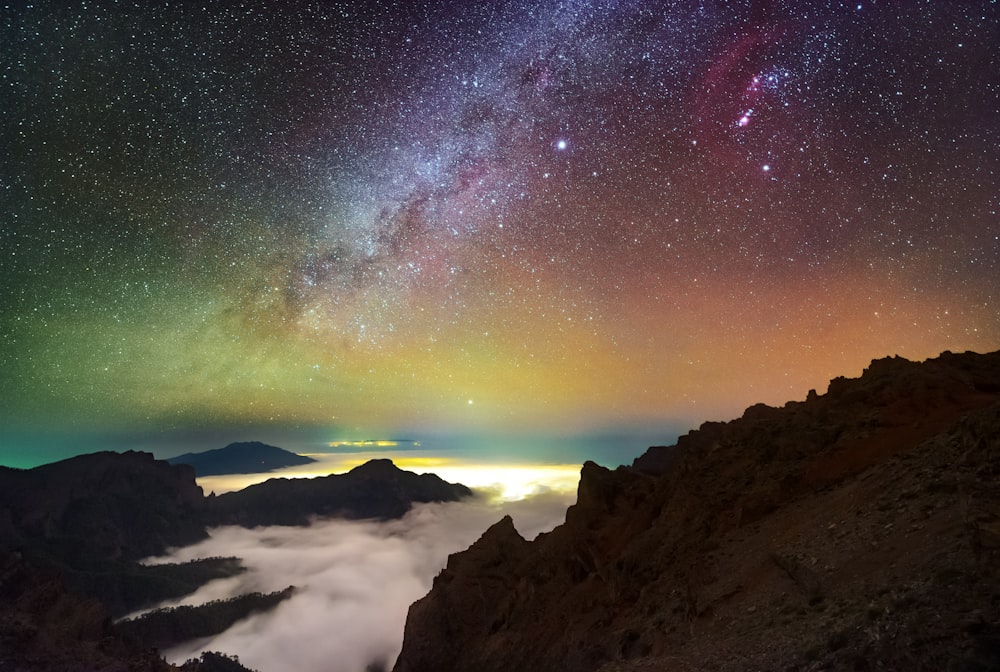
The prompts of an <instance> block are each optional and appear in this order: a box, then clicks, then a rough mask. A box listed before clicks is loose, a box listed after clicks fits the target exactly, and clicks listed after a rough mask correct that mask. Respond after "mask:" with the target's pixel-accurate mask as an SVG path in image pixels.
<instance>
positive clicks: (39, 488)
mask: <svg viewBox="0 0 1000 672" xmlns="http://www.w3.org/2000/svg"><path fill="white" fill-rule="evenodd" d="M470 494H471V492H470V491H469V490H468V488H465V487H464V486H461V485H453V484H450V483H446V482H445V481H442V480H441V479H439V478H437V477H436V476H433V475H429V474H425V475H419V476H418V475H417V474H413V473H410V472H404V471H402V470H400V469H398V468H396V466H395V465H393V464H392V462H390V461H388V460H375V461H372V462H369V463H367V464H364V465H361V466H360V467H357V468H356V469H354V470H353V471H351V472H350V473H348V474H344V475H341V476H336V477H327V478H320V479H312V480H310V479H300V480H296V481H286V480H285V479H275V480H272V481H268V482H267V483H264V484H261V485H260V486H255V487H254V488H253V489H250V490H249V491H245V492H244V493H230V494H227V495H223V496H220V497H215V496H210V497H204V495H203V493H202V490H201V488H200V487H199V486H198V485H197V483H196V482H195V474H194V468H193V467H191V466H189V465H186V464H177V465H171V464H168V463H167V462H164V461H160V460H156V459H154V458H153V456H152V455H149V454H147V453H138V452H127V453H113V452H102V453H93V454H89V455H80V456H77V457H73V458H70V459H68V460H63V461H61V462H55V463H52V464H46V465H42V466H39V467H35V468H34V469H27V470H22V469H9V468H4V467H0V670H32V671H34V672H40V671H44V672H48V671H52V672H55V671H57V670H58V671H60V672H63V671H65V670H74V671H87V670H150V671H154V670H156V671H160V670H163V671H166V670H175V669H177V668H174V667H172V666H169V665H167V664H166V663H164V662H163V661H162V660H161V659H160V658H159V656H158V655H157V654H156V652H155V651H154V650H153V649H149V648H147V647H144V646H143V645H142V644H141V643H139V642H137V641H136V640H135V638H134V637H131V636H130V635H129V633H127V632H124V631H118V630H116V629H115V628H114V627H113V626H112V624H111V618H112V616H120V615H122V614H124V613H126V612H128V611H131V610H134V609H136V608H139V607H142V606H144V605H149V604H154V603H156V602H158V601H161V600H163V599H166V598H168V597H180V596H182V595H185V594H187V593H190V592H193V591H194V590H195V589H197V588H198V587H199V586H200V585H202V584H203V583H205V582H207V581H209V580H211V579H214V578H222V577H226V576H232V575H233V574H236V573H239V572H240V571H242V569H243V568H242V566H241V564H240V562H239V560H238V559H236V558H208V559H204V560H197V561H194V562H190V563H183V564H176V565H143V564H140V563H139V562H138V561H139V560H140V559H141V558H144V557H147V556H150V555H160V554H163V553H164V552H165V551H166V550H167V548H169V547H175V546H183V545H188V544H191V543H194V542H197V541H199V540H201V539H204V538H205V537H206V536H207V534H208V533H207V527H208V526H209V525H217V524H223V523H233V524H245V525H260V524H305V523H307V522H308V521H309V519H310V518H311V517H313V516H325V515H342V516H346V517H350V518H365V517H379V518H390V517H395V516H401V515H403V514H404V513H406V511H407V510H409V508H410V506H411V504H412V503H413V502H427V501H452V500H455V499H458V498H460V497H464V496H468V495H470ZM244 507H245V508H244ZM247 599H248V600H250V601H251V602H253V601H254V599H256V598H255V597H254V596H250V597H249V598H247ZM246 601H247V600H243V601H239V600H238V601H236V602H234V603H233V605H221V606H219V605H216V606H215V607H214V608H213V609H211V610H201V611H198V612H195V613H196V614H200V615H202V616H203V615H204V614H205V613H215V612H219V611H225V610H226V609H229V608H230V607H238V608H240V609H242V608H244V606H245V604H244V603H245V602H246ZM260 601H261V600H260V599H256V602H257V603H259V602H260ZM265 601H266V600H265ZM272 601H274V600H272ZM192 625H193V626H194V625H197V624H192ZM242 669H244V668H242V667H240V666H239V665H238V664H237V663H236V662H234V661H230V660H229V659H227V658H226V657H225V656H221V655H218V654H210V653H209V654H205V655H204V656H203V657H202V659H201V661H200V662H197V663H190V664H185V665H184V670H185V671H186V672H208V671H209V670H242Z"/></svg>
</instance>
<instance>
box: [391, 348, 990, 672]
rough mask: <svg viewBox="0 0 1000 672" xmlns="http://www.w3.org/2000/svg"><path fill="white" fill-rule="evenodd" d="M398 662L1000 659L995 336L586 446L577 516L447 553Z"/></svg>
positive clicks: (897, 666) (469, 665)
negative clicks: (600, 460) (656, 431)
mask: <svg viewBox="0 0 1000 672" xmlns="http://www.w3.org/2000/svg"><path fill="white" fill-rule="evenodd" d="M394 669H395V672H432V671H433V672H449V671H455V672H458V671H468V670H475V671H476V672H492V671H497V672H500V671H503V672H517V671H521V670H524V671H528V670H531V671H535V670H565V671H572V672H591V671H601V672H619V671H622V672H624V671H633V670H634V671H640V670H677V671H681V672H686V671H694V670H698V671H702V670H705V671H708V670H712V671H720V672H721V671H728V670H784V671H792V670H801V671H805V670H913V671H919V670H927V671H930V670H935V671H943V670H954V671H958V670H968V671H981V670H998V669H1000V352H998V353H992V354H987V355H979V354H975V353H965V354H960V355H957V354H951V353H945V354H944V355H942V356H941V357H940V358H937V359H933V360H929V361H927V362H924V363H914V362H910V361H907V360H904V359H900V358H890V359H882V360H876V361H873V362H872V364H871V366H870V367H869V368H868V369H866V370H865V372H864V374H863V375H862V376H861V377H860V378H858V379H852V380H848V379H843V378H838V379H836V380H833V381H832V382H831V383H830V386H829V389H828V391H827V392H826V394H823V395H817V394H815V393H814V392H811V393H810V394H809V396H808V398H807V399H806V400H805V401H804V402H791V403H788V404H786V405H785V406H784V407H782V408H770V407H767V406H762V405H758V406H753V407H751V408H749V409H747V411H746V412H745V413H744V415H743V417H741V418H739V419H737V420H733V421H732V422H728V423H706V424H705V425H702V427H701V428H700V429H698V430H697V431H693V432H691V433H689V434H688V435H686V436H683V437H681V439H680V440H679V441H678V442H677V445H675V446H667V447H659V448H652V449H650V450H649V451H648V452H647V453H646V454H645V455H644V456H642V457H640V458H639V459H637V460H636V461H635V463H634V464H633V465H632V466H631V467H621V468H619V469H617V470H615V471H608V470H606V469H603V468H601V467H599V466H597V465H595V464H590V463H588V464H587V465H585V466H584V468H583V471H582V475H581V480H580V485H579V495H578V501H577V503H576V504H575V505H574V506H573V507H571V508H570V510H569V511H568V513H567V516H566V522H565V524H563V525H561V526H559V527H557V528H556V529H555V530H553V531H552V532H551V533H548V534H544V535H540V536H539V537H538V538H537V539H535V540H534V541H531V542H529V541H526V540H524V539H523V538H521V536H520V535H519V534H518V532H517V531H516V530H515V528H514V526H513V524H512V522H511V520H510V519H509V518H505V519H503V520H501V521H500V522H498V523H496V524H495V525H494V526H492V527H491V528H490V529H489V530H487V531H486V532H485V533H484V534H483V536H482V537H481V538H480V539H479V541H477V542H476V543H475V544H473V546H471V547H470V548H469V549H468V550H466V551H463V552H461V553H458V554H455V555H453V556H451V558H450V559H449V561H448V566H447V568H446V569H444V570H443V571H442V572H441V573H440V575H439V576H438V577H437V578H436V579H435V581H434V586H433V588H432V590H431V592H430V593H429V594H428V595H427V596H426V597H424V598H423V599H421V600H420V601H418V602H416V603H415V604H414V605H413V606H412V607H411V609H410V612H409V616H408V618H407V623H406V634H405V641H404V644H403V650H402V653H401V654H400V656H399V658H398V660H397V662H396V665H395V668H394Z"/></svg>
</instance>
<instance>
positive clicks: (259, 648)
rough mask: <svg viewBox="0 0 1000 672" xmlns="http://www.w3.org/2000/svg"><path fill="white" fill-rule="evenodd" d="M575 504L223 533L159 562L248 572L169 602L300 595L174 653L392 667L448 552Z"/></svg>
mask: <svg viewBox="0 0 1000 672" xmlns="http://www.w3.org/2000/svg"><path fill="white" fill-rule="evenodd" d="M495 494H496V493H493V495H495ZM574 499H575V495H574V494H573V493H568V492H563V491H549V492H541V493H536V494H535V495H533V496H531V497H529V498H526V499H522V500H518V501H506V502H503V501H501V502H497V498H496V497H495V496H490V495H489V494H488V493H484V494H483V495H482V496H480V497H478V498H477V499H475V500H468V501H463V502H455V503H446V504H418V505H416V506H414V508H413V509H412V510H411V511H410V512H409V513H408V514H407V515H406V516H405V517H403V518H401V519H399V520H393V521H387V522H375V521H345V520H335V519H334V520H320V521H316V522H314V523H313V524H312V525H310V526H309V527H304V528H296V527H267V528H257V529H252V530H248V529H244V528H240V527H221V528H216V529H214V530H212V531H211V537H210V538H209V539H207V540H206V541H204V542H202V543H199V544H196V545H194V546H189V547H186V548H182V549H178V550H176V551H175V552H174V553H172V554H171V555H170V556H166V557H163V558H158V559H155V560H152V562H183V561H187V560H192V559H195V558H203V557H210V556H230V555H235V556H238V557H240V558H242V559H243V561H244V564H245V565H246V566H247V568H248V569H249V571H248V572H246V573H244V574H242V575H240V576H236V577H231V578H227V579H221V580H218V581H213V582H211V583H209V584H206V585H205V586H203V587H202V588H201V589H199V590H198V591H197V592H196V593H194V594H193V595H190V596H188V597H187V598H185V599H184V600H183V601H178V602H172V603H167V604H169V605H175V604H201V603H203V602H207V601H209V600H215V599H224V598H228V597H232V596H235V595H238V594H241V593H245V592H250V591H261V592H271V591H275V590H281V589H283V588H285V587H286V586H289V585H294V586H296V587H297V588H298V591H297V592H296V594H295V595H293V596H292V597H291V599H289V600H286V601H284V602H282V603H281V604H280V605H278V607H277V608H276V609H274V610H273V611H271V612H268V613H266V614H259V615H256V616H252V617H250V618H248V619H246V620H244V621H241V622H239V623H237V624H236V625H234V626H233V627H232V628H230V629H229V630H227V631H226V632H224V633H222V634H220V635H218V636H216V637H212V638H209V639H204V640H199V641H195V642H188V643H186V644H183V645H179V646H177V647H174V648H172V649H169V650H167V651H165V652H164V655H165V656H166V657H167V659H168V660H169V661H171V662H183V661H184V660H186V659H188V658H193V657H196V656H198V655H200V653H201V652H202V651H207V650H211V651H221V652H223V653H227V654H230V655H238V656H239V658H240V661H241V662H242V663H243V664H244V665H247V666H249V667H252V668H255V669H257V670H259V671H260V672H279V671H281V670H296V671H299V672H320V671H323V672H330V671H334V672H363V671H364V670H365V668H366V667H367V666H368V665H370V664H372V663H381V664H384V665H386V667H391V665H392V663H393V662H394V661H395V658H396V656H397V655H398V653H399V650H400V647H401V645H402V638H403V626H404V624H405V621H406V612H407V609H408V608H409V605H410V604H411V603H412V602H414V601H415V600H417V599H419V598H420V597H422V596H423V595H425V594H426V593H427V591H428V590H429V589H430V586H431V581H432V580H433V578H434V576H435V575H437V573H438V572H439V571H440V570H441V569H442V568H443V567H444V565H445V563H446V561H447V558H448V555H449V554H451V553H454V552H456V551H459V550H462V549H464V548H466V547H468V546H469V545H470V544H471V543H472V542H474V541H475V540H476V539H478V538H479V536H480V535H481V534H482V533H483V532H484V531H485V530H486V528H488V527H489V526H490V525H492V524H493V523H495V522H497V521H498V520H499V519H500V518H501V517H502V516H503V515H504V514H510V515H511V516H512V517H513V519H514V523H515V525H516V527H517V529H518V531H519V532H520V533H521V534H522V535H523V536H524V537H525V538H527V539H532V538H534V537H535V536H536V535H537V534H538V533H539V532H544V531H547V530H550V529H552V528H553V527H555V526H556V525H558V524H559V523H561V522H562V521H563V520H564V519H565V512H566V507H567V506H569V505H570V504H571V503H572V502H573V501H574Z"/></svg>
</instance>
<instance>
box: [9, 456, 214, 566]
mask: <svg viewBox="0 0 1000 672" xmlns="http://www.w3.org/2000/svg"><path fill="white" fill-rule="evenodd" d="M204 503H205V499H204V496H203V493H202V490H201V488H200V487H198V484H197V483H195V480H194V470H193V469H192V468H191V467H189V466H187V465H170V464H167V463H166V462H162V461H159V460H156V459H154V458H153V456H152V455H150V454H148V453H139V452H134V451H129V452H126V453H114V452H101V453H91V454H89V455H78V456H76V457H72V458H69V459H67V460H62V461H60V462H53V463H51V464H44V465H41V466H39V467H35V468H34V469H26V470H22V469H10V468H7V467H0V548H2V547H25V548H28V549H30V550H31V551H32V552H35V553H37V554H44V555H47V556H52V557H56V558H61V559H63V560H64V561H66V562H68V563H70V564H75V565H87V564H90V563H93V562H101V561H110V560H126V561H132V560H138V559H139V558H143V557H146V556H149V555H155V554H160V553H163V551H164V550H166V549H167V548H168V547H171V546H185V545H188V544H192V543H194V542H196V541H200V540H201V539H204V538H205V537H206V536H207V534H206V531H205V525H204V520H203V518H204Z"/></svg>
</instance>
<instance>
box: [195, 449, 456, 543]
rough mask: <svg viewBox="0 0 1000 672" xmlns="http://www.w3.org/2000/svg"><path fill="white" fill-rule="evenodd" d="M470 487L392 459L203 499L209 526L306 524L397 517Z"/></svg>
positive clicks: (272, 481)
mask: <svg viewBox="0 0 1000 672" xmlns="http://www.w3.org/2000/svg"><path fill="white" fill-rule="evenodd" d="M471 495H472V491H471V490H469V489H468V488H467V487H465V486H464V485H461V484H457V483H448V482H447V481H444V480H442V479H441V478H439V477H438V476H436V475H435V474H415V473H413V472H411V471H403V470H402V469H400V468H399V467H397V466H396V465H395V464H393V463H392V461H391V460H384V459H383V460H370V461H369V462H366V463H365V464H362V465H361V466H358V467H355V468H354V469H352V470H351V471H349V472H347V473H346V474H331V475H330V476H323V477H319V478H272V479H270V480H268V481H265V482H264V483H260V484H258V485H251V486H250V487H248V488H244V489H243V490H240V491H238V492H227V493H225V494H222V495H218V496H216V497H210V498H209V499H207V500H206V504H207V505H208V511H207V515H208V517H209V523H210V524H212V525H242V526H244V527H256V526H258V525H306V524H308V523H309V519H310V518H312V517H315V516H325V517H338V518H354V519H358V518H380V519H388V518H399V517H400V516H402V515H403V514H405V513H406V512H407V511H409V510H410V507H411V506H412V505H413V504H414V503H416V502H453V501H457V500H459V499H462V498H464V497H470V496H471Z"/></svg>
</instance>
